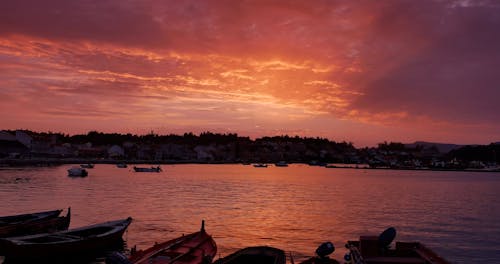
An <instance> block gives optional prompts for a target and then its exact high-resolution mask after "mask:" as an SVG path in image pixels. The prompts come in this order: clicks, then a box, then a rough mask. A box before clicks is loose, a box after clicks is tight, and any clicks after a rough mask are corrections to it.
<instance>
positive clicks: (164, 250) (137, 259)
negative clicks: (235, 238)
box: [106, 221, 217, 264]
mask: <svg viewBox="0 0 500 264" xmlns="http://www.w3.org/2000/svg"><path fill="white" fill-rule="evenodd" d="M216 253H217V245H216V244H215V241H214V240H213V238H212V236H211V235H209V234H207V232H205V228H204V221H203V222H202V224H201V230H200V231H198V232H195V233H192V234H189V235H185V236H184V235H183V236H181V237H178V238H175V239H172V240H169V241H166V242H163V243H159V244H155V245H154V246H152V247H150V248H148V249H146V250H139V251H135V252H134V251H132V253H131V256H130V258H129V259H128V260H126V259H125V258H123V259H120V255H119V254H118V255H115V256H114V257H113V259H112V260H110V259H107V260H106V263H133V264H146V263H147V264H171V263H177V264H204V263H212V260H213V258H214V257H215V254H216ZM122 256H123V255H122Z"/></svg>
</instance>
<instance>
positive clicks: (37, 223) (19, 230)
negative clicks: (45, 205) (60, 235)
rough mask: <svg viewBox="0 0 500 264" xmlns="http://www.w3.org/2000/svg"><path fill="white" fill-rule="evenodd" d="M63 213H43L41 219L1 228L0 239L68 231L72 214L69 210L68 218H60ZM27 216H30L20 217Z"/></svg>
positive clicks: (59, 211)
mask: <svg viewBox="0 0 500 264" xmlns="http://www.w3.org/2000/svg"><path fill="white" fill-rule="evenodd" d="M61 212H62V210H54V211H48V212H42V213H38V215H39V217H37V218H33V219H30V220H27V221H22V222H17V223H12V224H8V225H4V226H1V227H0V237H12V236H22V235H33V234H40V233H48V232H55V231H62V230H67V229H68V227H69V223H70V220H71V212H70V209H68V213H67V215H66V216H61V217H59V214H60V213H61ZM26 215H29V214H25V215H20V216H26ZM32 215H33V214H32ZM14 217H15V216H14Z"/></svg>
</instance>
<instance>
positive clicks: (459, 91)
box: [0, 0, 500, 146]
mask: <svg viewBox="0 0 500 264" xmlns="http://www.w3.org/2000/svg"><path fill="white" fill-rule="evenodd" d="M0 113H1V119H0V129H30V130H35V131H53V132H64V133H69V134H75V133H86V132H88V131H89V130H98V131H103V132H118V133H124V132H130V133H138V134H144V133H148V132H149V131H151V130H153V131H154V132H156V133H160V134H164V133H176V134H179V133H184V132H190V131H192V132H194V133H199V132H202V131H212V132H220V133H228V132H231V133H238V134H239V135H242V136H250V137H260V136H264V135H268V136H273V135H281V134H289V135H299V136H320V137H327V138H329V139H332V140H337V141H339V140H346V141H351V142H353V143H354V144H355V145H356V146H366V145H369V146H370V145H375V144H376V143H378V142H382V141H384V140H386V141H399V142H405V143H406V142H413V141H416V140H426V141H435V142H436V141H437V142H453V143H460V144H470V143H479V144H485V143H490V142H493V141H500V1H495V0H493V1H482V0H470V1H466V0H462V1H457V0H449V1H448V0H436V1H427V0H408V1H406V0H394V1H390V0H386V1H376V0H372V1H362V0H361V1H336V0H303V1H293V0H282V1H274V0H266V1H264V0H262V1H259V0H256V1H246V0H241V1H240V0H212V1H207V0H190V1H180V0H175V1H167V0H141V1H131V0H89V1H87V0H81V1H77V0H75V1H69V0H54V1H50V0H47V1H40V0H15V1H3V2H2V4H1V8H0Z"/></svg>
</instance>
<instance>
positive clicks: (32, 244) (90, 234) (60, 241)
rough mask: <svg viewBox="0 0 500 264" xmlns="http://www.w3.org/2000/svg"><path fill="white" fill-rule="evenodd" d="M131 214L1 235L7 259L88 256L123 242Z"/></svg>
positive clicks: (21, 259)
mask: <svg viewBox="0 0 500 264" xmlns="http://www.w3.org/2000/svg"><path fill="white" fill-rule="evenodd" d="M131 222H132V218H130V217H129V218H127V219H123V220H117V221H110V222H105V223H100V224H96V225H91V226H85V227H80V228H76V229H71V230H68V231H61V232H55V233H45V234H38V235H30V236H21V237H10V238H2V239H0V247H1V248H3V249H4V250H3V251H4V255H5V257H6V260H13V261H26V260H32V261H34V260H37V261H38V260H45V259H59V258H66V257H69V258H75V257H78V256H88V255H90V254H92V253H95V252H101V251H104V250H106V249H108V248H110V247H114V246H116V245H117V243H122V238H121V237H122V235H123V233H124V232H125V230H126V229H127V227H128V226H129V225H130V223H131Z"/></svg>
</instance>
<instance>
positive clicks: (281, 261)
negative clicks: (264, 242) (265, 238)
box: [214, 246, 286, 264]
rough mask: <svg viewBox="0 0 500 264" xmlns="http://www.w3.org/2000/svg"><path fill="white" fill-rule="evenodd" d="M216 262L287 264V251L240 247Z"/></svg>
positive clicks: (220, 263) (259, 247) (264, 247)
mask: <svg viewBox="0 0 500 264" xmlns="http://www.w3.org/2000/svg"><path fill="white" fill-rule="evenodd" d="M214 263H215V264H241V263H259V264H285V263H286V257H285V252H284V251H283V250H281V249H279V248H274V247H268V246H258V247H247V248H244V249H240V250H238V251H236V252H234V253H232V254H231V255H229V256H227V257H224V258H221V259H218V260H217V261H215V262H214Z"/></svg>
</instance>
